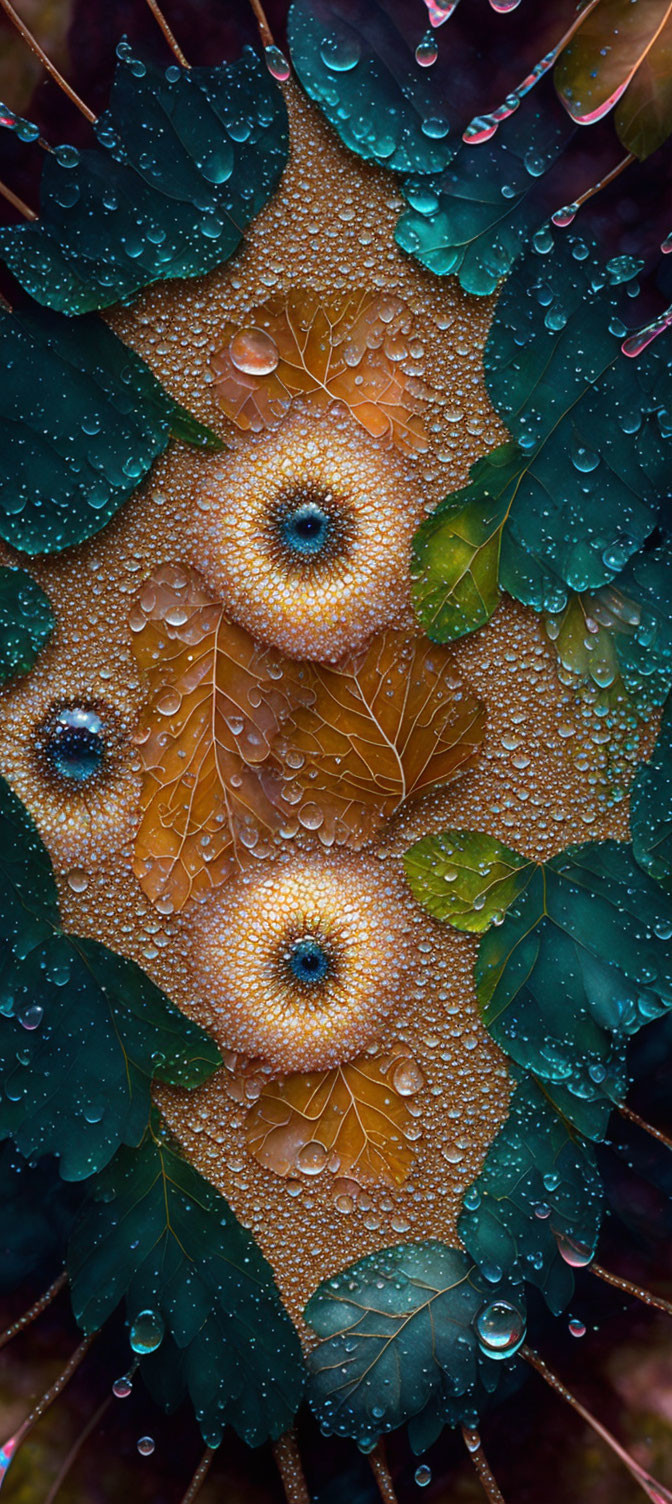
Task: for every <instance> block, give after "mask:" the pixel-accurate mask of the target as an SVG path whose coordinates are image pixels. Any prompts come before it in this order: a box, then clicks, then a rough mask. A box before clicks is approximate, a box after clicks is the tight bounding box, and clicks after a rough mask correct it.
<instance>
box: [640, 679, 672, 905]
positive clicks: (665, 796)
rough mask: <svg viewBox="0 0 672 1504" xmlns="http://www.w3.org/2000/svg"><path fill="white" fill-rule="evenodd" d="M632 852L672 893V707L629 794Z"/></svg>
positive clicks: (652, 875)
mask: <svg viewBox="0 0 672 1504" xmlns="http://www.w3.org/2000/svg"><path fill="white" fill-rule="evenodd" d="M630 828H631V831H632V850H633V853H634V856H635V859H636V861H638V862H639V864H640V867H643V868H644V871H645V872H648V873H649V875H650V876H651V877H655V878H656V880H657V881H658V882H659V883H662V884H663V887H664V888H665V890H666V892H668V893H672V703H668V705H667V706H666V709H665V714H664V716H663V720H662V723H661V727H660V735H659V737H658V741H657V742H656V745H655V748H654V751H653V755H652V757H651V759H650V761H649V762H648V763H644V764H643V765H642V767H640V768H639V770H638V772H637V776H636V778H635V781H634V783H633V785H632V789H631V791H630Z"/></svg>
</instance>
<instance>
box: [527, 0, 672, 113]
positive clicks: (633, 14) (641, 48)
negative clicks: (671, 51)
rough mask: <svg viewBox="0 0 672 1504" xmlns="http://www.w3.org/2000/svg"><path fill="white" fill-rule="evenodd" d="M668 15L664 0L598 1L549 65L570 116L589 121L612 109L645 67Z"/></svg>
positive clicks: (669, 7) (671, 13)
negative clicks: (559, 54)
mask: <svg viewBox="0 0 672 1504" xmlns="http://www.w3.org/2000/svg"><path fill="white" fill-rule="evenodd" d="M671 17H672V5H671V4H670V0H637V3H636V4H635V5H633V4H632V0H601V4H600V5H598V6H597V7H596V8H594V9H593V10H592V12H591V13H590V14H589V15H587V16H586V18H585V20H584V21H583V24H582V25H581V26H580V28H579V30H578V31H577V33H576V35H575V36H574V38H573V39H572V41H571V42H570V44H569V46H568V47H566V48H565V51H564V52H563V54H562V56H561V58H560V60H559V62H558V64H557V66H556V69H555V83H556V88H557V90H558V93H559V95H560V98H561V99H562V101H563V104H564V105H565V107H566V109H567V110H568V111H569V113H570V115H571V116H572V119H573V120H576V121H577V122H578V123H579V124H580V125H591V124H592V123H593V122H594V121H596V120H600V119H601V118H602V116H603V115H605V114H607V112H608V111H609V110H611V109H613V107H614V105H615V104H616V103H617V101H618V100H619V99H620V98H621V96H622V94H623V93H624V92H625V90H626V89H627V88H628V85H629V84H631V81H632V80H636V78H637V74H638V70H639V69H646V68H647V67H648V66H650V63H649V59H650V57H651V52H652V50H653V48H654V47H655V44H656V42H657V41H658V40H660V38H661V35H662V33H663V32H664V31H665V29H666V27H667V26H668V25H669V23H670V19H671Z"/></svg>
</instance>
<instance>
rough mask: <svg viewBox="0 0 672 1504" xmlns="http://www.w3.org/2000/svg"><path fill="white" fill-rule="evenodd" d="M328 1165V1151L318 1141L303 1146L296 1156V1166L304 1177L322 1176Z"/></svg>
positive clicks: (313, 1140) (314, 1140)
mask: <svg viewBox="0 0 672 1504" xmlns="http://www.w3.org/2000/svg"><path fill="white" fill-rule="evenodd" d="M326 1163H327V1151H326V1149H325V1147H324V1144H320V1143H319V1142H318V1140H317V1139H311V1140H310V1143H308V1144H302V1145H301V1148H300V1149H299V1152H298V1154H297V1156H296V1165H297V1169H299V1170H300V1171H301V1173H302V1175H320V1174H321V1173H322V1170H323V1169H324V1167H325V1165H326Z"/></svg>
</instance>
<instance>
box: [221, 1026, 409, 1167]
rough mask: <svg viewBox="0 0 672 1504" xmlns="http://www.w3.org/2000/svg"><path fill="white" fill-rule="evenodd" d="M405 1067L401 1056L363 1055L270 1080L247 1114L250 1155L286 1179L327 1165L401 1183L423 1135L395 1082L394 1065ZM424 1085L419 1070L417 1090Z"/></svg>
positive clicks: (405, 1098) (406, 1064)
mask: <svg viewBox="0 0 672 1504" xmlns="http://www.w3.org/2000/svg"><path fill="white" fill-rule="evenodd" d="M408 1064H409V1062H407V1058H406V1057H403V1056H402V1057H400V1056H398V1055H396V1056H392V1055H385V1056H382V1055H378V1056H376V1057H375V1058H371V1057H369V1056H361V1057H360V1058H359V1059H358V1060H353V1061H351V1062H350V1064H349V1065H337V1066H335V1067H334V1069H333V1070H328V1071H320V1072H313V1073H311V1074H309V1075H295V1076H289V1077H288V1078H287V1079H286V1080H285V1081H272V1082H271V1083H270V1084H269V1085H268V1086H266V1087H265V1088H264V1090H263V1091H262V1093H261V1096H260V1097H259V1099H258V1101H257V1102H255V1104H254V1107H253V1108H251V1110H250V1113H249V1115H248V1119H247V1142H248V1146H249V1148H250V1152H251V1153H252V1154H253V1155H254V1158H255V1159H256V1160H258V1162H259V1164H261V1165H263V1166H264V1168H265V1169H267V1170H273V1172H274V1174H276V1175H283V1176H285V1177H287V1176H296V1175H302V1174H313V1175H314V1174H317V1173H319V1171H320V1170H322V1169H324V1168H325V1167H327V1165H328V1167H329V1169H331V1170H332V1171H333V1172H334V1173H336V1174H338V1175H343V1176H346V1177H350V1178H351V1179H353V1180H357V1181H358V1182H359V1184H360V1185H366V1186H371V1185H381V1184H382V1185H389V1186H398V1185H403V1183H404V1181H405V1180H406V1178H407V1176H408V1174H409V1171H410V1168H411V1164H412V1161H413V1154H414V1152H415V1150H414V1140H415V1139H416V1138H417V1137H419V1133H418V1129H417V1124H416V1120H415V1118H414V1117H413V1116H412V1115H411V1113H410V1111H409V1107H408V1097H407V1096H403V1095H402V1094H401V1093H400V1092H399V1091H398V1090H397V1088H396V1087H395V1085H394V1073H395V1068H396V1069H397V1070H398V1069H399V1068H400V1066H402V1068H404V1069H406V1070H408ZM410 1065H411V1068H412V1069H414V1070H416V1071H417V1067H415V1066H414V1062H410ZM388 1075H389V1078H390V1079H388ZM422 1084H423V1080H422V1077H421V1076H420V1074H419V1073H418V1079H417V1084H416V1085H415V1087H414V1089H415V1090H417V1089H419V1087H420V1085H422Z"/></svg>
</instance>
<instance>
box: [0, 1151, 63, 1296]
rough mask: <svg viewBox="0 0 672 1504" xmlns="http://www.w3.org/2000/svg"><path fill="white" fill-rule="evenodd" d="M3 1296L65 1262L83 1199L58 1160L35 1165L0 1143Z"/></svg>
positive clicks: (0, 1278)
mask: <svg viewBox="0 0 672 1504" xmlns="http://www.w3.org/2000/svg"><path fill="white" fill-rule="evenodd" d="M0 1198H1V1200H2V1230H1V1231H0V1294H2V1295H7V1294H9V1293H10V1292H11V1291H13V1290H15V1289H16V1288H17V1287H18V1286H24V1287H25V1282H26V1280H28V1279H32V1278H36V1279H44V1280H46V1279H48V1278H50V1277H52V1278H53V1277H55V1276H56V1275H57V1274H58V1273H59V1267H60V1268H62V1267H63V1265H64V1264H65V1249H66V1244H67V1240H68V1237H69V1235H70V1231H71V1228H72V1225H73V1223H74V1220H75V1217H76V1215H77V1213H78V1211H79V1208H80V1206H81V1202H82V1190H81V1187H80V1186H73V1185H66V1183H65V1182H64V1181H63V1180H61V1179H60V1177H59V1174H58V1169H57V1167H56V1165H55V1163H54V1161H53V1160H48V1159H44V1160H41V1161H40V1163H39V1164H37V1165H30V1164H28V1163H27V1162H26V1160H25V1159H24V1158H23V1155H22V1154H19V1151H18V1149H16V1148H15V1147H14V1145H13V1144H3V1145H2V1147H0Z"/></svg>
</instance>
